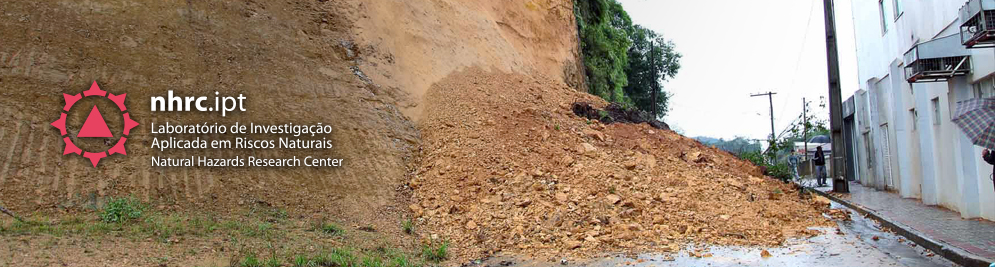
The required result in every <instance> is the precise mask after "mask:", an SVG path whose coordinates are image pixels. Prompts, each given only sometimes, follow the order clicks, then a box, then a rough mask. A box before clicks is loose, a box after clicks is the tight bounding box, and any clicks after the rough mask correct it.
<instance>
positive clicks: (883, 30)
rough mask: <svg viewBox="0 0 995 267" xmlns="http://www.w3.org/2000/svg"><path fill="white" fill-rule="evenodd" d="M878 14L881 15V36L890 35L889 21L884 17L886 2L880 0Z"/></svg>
mask: <svg viewBox="0 0 995 267" xmlns="http://www.w3.org/2000/svg"><path fill="white" fill-rule="evenodd" d="M878 12H880V13H881V34H882V35H884V34H885V33H888V19H886V18H887V17H885V16H884V0H878Z"/></svg>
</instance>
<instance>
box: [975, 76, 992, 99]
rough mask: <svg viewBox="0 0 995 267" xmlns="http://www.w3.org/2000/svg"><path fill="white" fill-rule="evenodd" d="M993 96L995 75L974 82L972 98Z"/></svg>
mask: <svg viewBox="0 0 995 267" xmlns="http://www.w3.org/2000/svg"><path fill="white" fill-rule="evenodd" d="M992 97H995V77H991V78H985V79H984V80H981V81H980V82H978V83H975V84H974V98H992Z"/></svg>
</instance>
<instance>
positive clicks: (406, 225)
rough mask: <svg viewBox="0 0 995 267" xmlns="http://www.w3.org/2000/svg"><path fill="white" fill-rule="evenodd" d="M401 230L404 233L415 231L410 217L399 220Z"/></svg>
mask: <svg viewBox="0 0 995 267" xmlns="http://www.w3.org/2000/svg"><path fill="white" fill-rule="evenodd" d="M401 230H403V231H404V233H405V234H409V235H410V234H414V233H415V223H414V222H412V221H411V219H406V220H404V221H401Z"/></svg>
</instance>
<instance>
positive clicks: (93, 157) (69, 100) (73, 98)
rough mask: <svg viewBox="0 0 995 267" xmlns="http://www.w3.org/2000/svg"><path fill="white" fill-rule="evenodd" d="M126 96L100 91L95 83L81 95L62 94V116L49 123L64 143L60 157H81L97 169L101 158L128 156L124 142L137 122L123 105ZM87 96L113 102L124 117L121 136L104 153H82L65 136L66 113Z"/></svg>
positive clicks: (66, 133) (66, 132)
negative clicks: (64, 102) (56, 130)
mask: <svg viewBox="0 0 995 267" xmlns="http://www.w3.org/2000/svg"><path fill="white" fill-rule="evenodd" d="M127 95H128V94H127V93H125V94H120V95H114V94H111V93H108V92H107V91H104V90H101V89H100V86H99V85H97V81H93V84H92V85H90V89H89V90H86V91H83V93H82V94H75V95H70V94H65V93H63V94H62V97H63V98H64V99H65V101H66V105H65V106H63V107H62V112H61V113H62V114H61V115H59V119H58V120H56V121H54V122H52V123H51V125H52V127H55V128H56V129H59V133H60V135H59V136H60V137H62V140H63V141H65V142H66V148H65V150H63V152H62V155H63V156H64V155H69V154H77V155H81V156H83V157H84V158H88V159H90V163H92V164H93V167H94V168H96V167H97V164H98V163H100V159H102V158H105V157H108V156H110V155H114V154H121V155H128V153H127V151H125V148H124V144H125V142H127V141H128V138H127V136H128V135H129V134H130V133H131V129H132V128H135V127H137V126H138V122H136V121H134V120H132V119H131V114H130V113H129V112H127V110H128V107H127V106H125V105H124V99H125V97H127ZM89 96H99V97H104V98H107V99H108V100H110V101H111V102H114V104H116V105H117V107H118V109H120V110H121V112H124V115H122V116H123V117H124V132H123V135H122V136H121V137H120V138H119V139H118V141H117V143H116V144H114V146H113V147H111V148H110V149H108V150H105V151H100V152H88V151H83V150H82V149H80V148H79V147H77V146H76V145H75V144H73V141H72V139H70V138H69V136H67V135H68V133H69V132H68V131H67V130H66V117H67V116H68V115H66V112H69V110H70V109H72V107H73V105H74V104H76V102H77V101H79V100H80V99H83V98H84V97H89Z"/></svg>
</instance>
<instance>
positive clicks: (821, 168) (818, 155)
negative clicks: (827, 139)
mask: <svg viewBox="0 0 995 267" xmlns="http://www.w3.org/2000/svg"><path fill="white" fill-rule="evenodd" d="M812 163H813V164H815V177H816V178H817V179H818V182H819V187H823V186H826V155H825V153H823V152H822V146H818V147H816V148H815V159H812Z"/></svg>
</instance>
